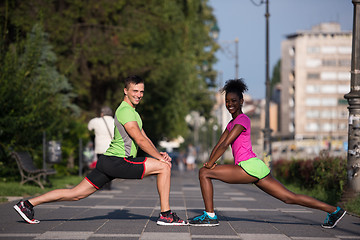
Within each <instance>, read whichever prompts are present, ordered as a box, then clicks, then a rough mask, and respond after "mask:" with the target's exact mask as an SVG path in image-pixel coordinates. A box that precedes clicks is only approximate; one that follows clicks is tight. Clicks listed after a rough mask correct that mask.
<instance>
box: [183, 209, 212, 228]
mask: <svg viewBox="0 0 360 240" xmlns="http://www.w3.org/2000/svg"><path fill="white" fill-rule="evenodd" d="M189 225H190V226H200V227H214V226H219V220H218V219H217V216H216V215H215V216H214V217H210V216H209V215H208V214H207V213H206V212H205V211H204V214H203V215H200V216H197V217H194V218H193V219H192V220H190V221H189Z"/></svg>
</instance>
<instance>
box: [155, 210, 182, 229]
mask: <svg viewBox="0 0 360 240" xmlns="http://www.w3.org/2000/svg"><path fill="white" fill-rule="evenodd" d="M156 224H157V225H161V226H171V225H172V226H185V225H188V223H187V222H185V221H184V220H182V219H181V218H179V217H178V216H177V215H176V213H173V212H172V213H170V214H169V215H168V216H163V215H162V214H161V213H160V216H159V218H158V220H157V222H156Z"/></svg>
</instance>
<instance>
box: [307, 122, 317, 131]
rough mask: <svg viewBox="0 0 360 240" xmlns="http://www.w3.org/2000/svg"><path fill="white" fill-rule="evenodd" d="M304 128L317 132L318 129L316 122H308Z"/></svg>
mask: <svg viewBox="0 0 360 240" xmlns="http://www.w3.org/2000/svg"><path fill="white" fill-rule="evenodd" d="M305 130H306V131H308V132H317V131H319V125H318V124H317V123H309V124H307V125H306V126H305Z"/></svg>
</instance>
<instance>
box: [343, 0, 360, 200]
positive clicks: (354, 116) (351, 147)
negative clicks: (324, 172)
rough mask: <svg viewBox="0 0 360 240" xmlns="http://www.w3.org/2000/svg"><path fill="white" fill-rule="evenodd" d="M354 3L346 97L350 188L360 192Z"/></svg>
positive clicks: (359, 53) (358, 33) (359, 37)
mask: <svg viewBox="0 0 360 240" xmlns="http://www.w3.org/2000/svg"><path fill="white" fill-rule="evenodd" d="M352 3H353V4H354V20H353V33H352V34H353V38H352V54H351V82H350V85H351V86H350V92H349V93H348V94H346V95H345V96H344V97H345V98H346V99H347V101H348V103H349V107H348V109H349V129H348V159H347V160H348V163H347V169H348V179H349V186H350V189H351V190H353V191H354V192H356V193H358V192H360V24H359V21H360V0H352Z"/></svg>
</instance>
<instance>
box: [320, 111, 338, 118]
mask: <svg viewBox="0 0 360 240" xmlns="http://www.w3.org/2000/svg"><path fill="white" fill-rule="evenodd" d="M320 117H321V118H325V119H336V118H337V112H336V111H335V110H324V111H321V115H320Z"/></svg>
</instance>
